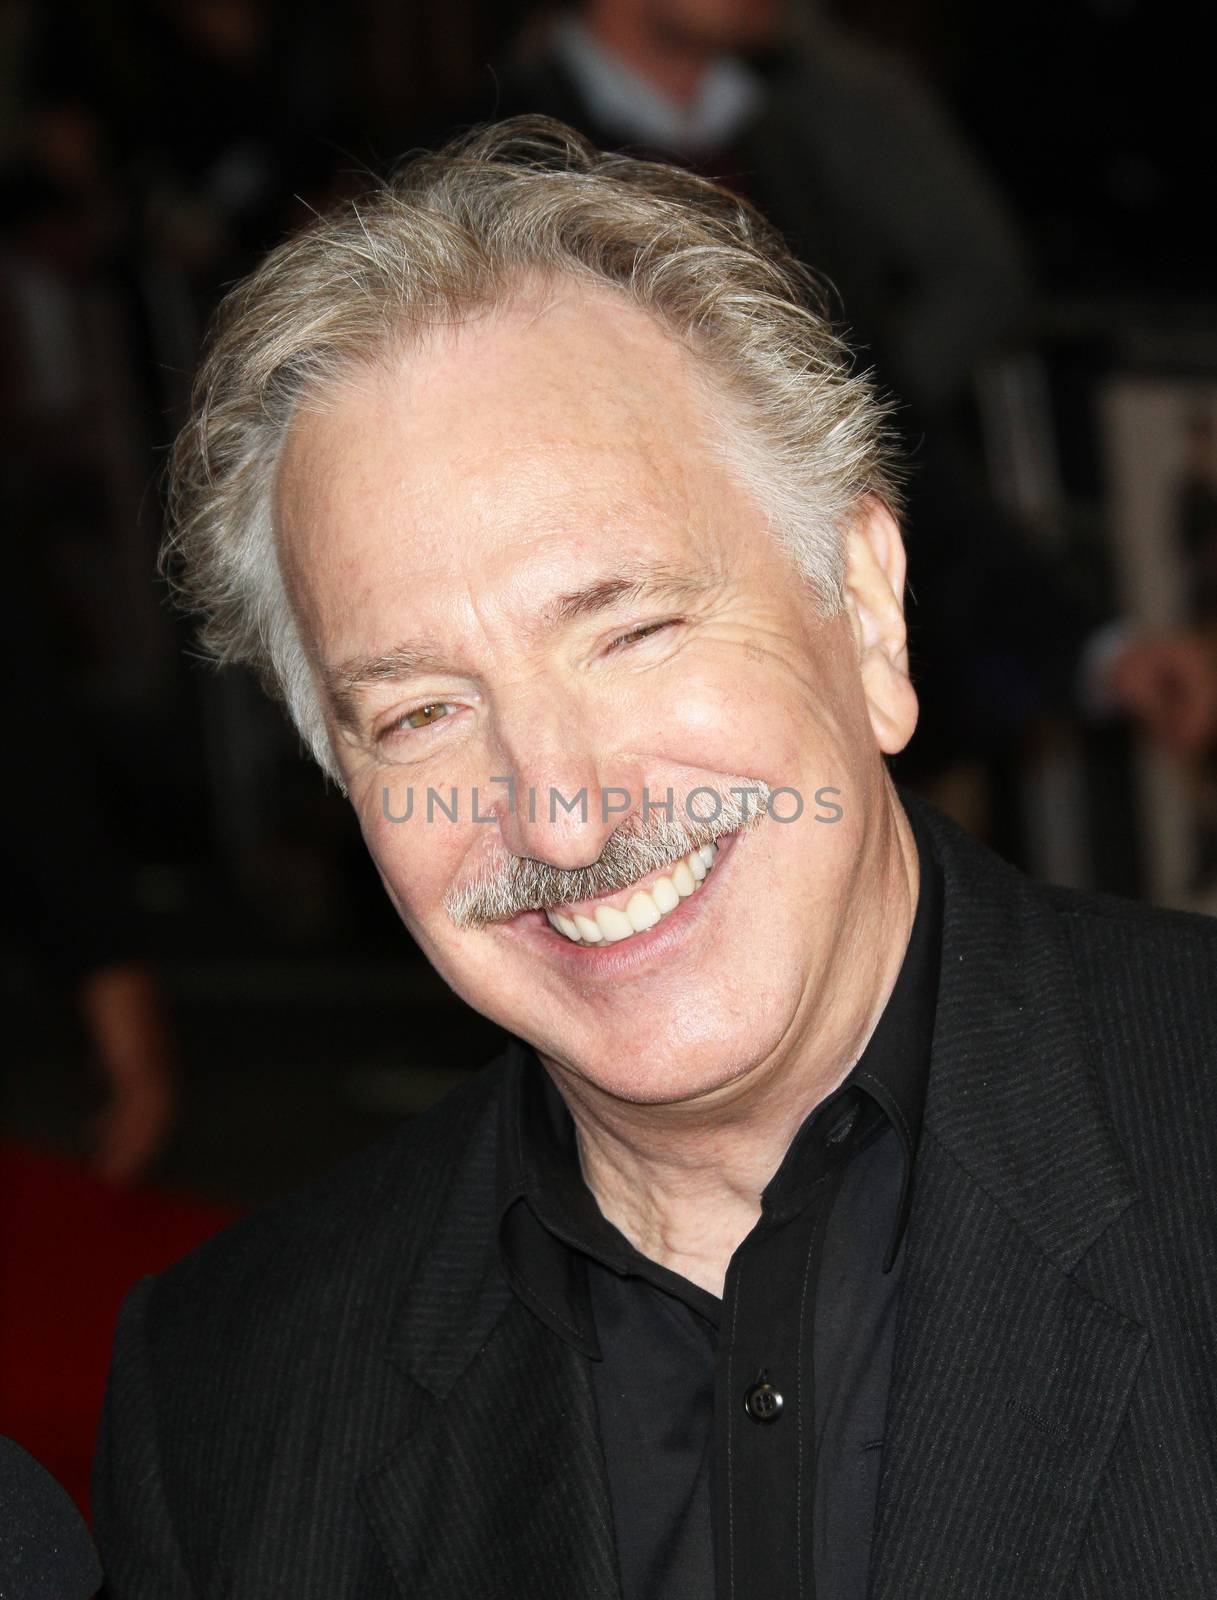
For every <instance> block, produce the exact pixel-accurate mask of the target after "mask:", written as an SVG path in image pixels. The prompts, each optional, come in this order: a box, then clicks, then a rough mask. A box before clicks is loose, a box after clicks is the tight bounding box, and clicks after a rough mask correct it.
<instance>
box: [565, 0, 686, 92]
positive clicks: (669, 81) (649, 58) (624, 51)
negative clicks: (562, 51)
mask: <svg viewBox="0 0 1217 1600" xmlns="http://www.w3.org/2000/svg"><path fill="white" fill-rule="evenodd" d="M582 20H583V24H584V26H585V27H586V28H587V30H588V32H589V33H590V34H591V35H592V36H593V38H595V39H596V40H597V42H598V43H599V44H601V45H603V46H604V48H605V49H606V50H610V51H612V53H613V54H614V55H615V56H618V57H619V58H620V59H621V60H622V61H623V62H625V64H626V65H627V66H628V67H632V68H633V70H634V71H635V72H637V73H639V74H640V75H641V76H642V77H644V78H646V79H648V81H649V82H651V83H653V84H654V85H655V87H656V88H657V89H660V90H662V92H663V93H664V94H666V95H667V96H668V98H669V99H670V100H674V101H675V102H676V103H677V104H678V105H680V106H688V105H690V104H691V103H692V101H693V99H694V98H695V96H696V94H697V91H698V89H699V88H700V87H701V81H702V79H703V78H704V76H705V74H706V71H707V70H708V68H709V67H710V65H711V63H712V62H713V60H714V55H715V52H714V50H713V49H712V48H711V47H710V46H709V45H708V44H705V43H700V42H699V41H698V40H696V39H690V38H688V37H686V36H683V35H680V34H678V33H677V32H676V31H675V30H671V31H668V30H665V29H661V28H658V27H656V26H654V24H653V23H652V21H651V19H650V18H649V16H648V14H647V13H646V12H645V11H644V10H643V8H642V7H641V6H638V5H634V6H628V5H627V6H623V5H620V4H616V3H614V0H591V3H590V4H588V5H587V6H586V7H585V8H584V10H583V12H582Z"/></svg>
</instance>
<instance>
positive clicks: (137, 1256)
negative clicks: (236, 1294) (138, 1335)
mask: <svg viewBox="0 0 1217 1600" xmlns="http://www.w3.org/2000/svg"><path fill="white" fill-rule="evenodd" d="M239 1215H240V1213H239V1212H238V1211H237V1210H235V1209H231V1208H228V1207H225V1206H218V1205H213V1204H211V1203H209V1202H206V1201H201V1200H192V1199H188V1198H186V1197H184V1196H179V1195H173V1194H165V1193H161V1192H159V1191H158V1190H156V1189H152V1188H135V1189H114V1188H111V1187H109V1186H108V1185H106V1184H103V1183H102V1182H100V1180H99V1179H97V1178H95V1177H94V1176H93V1175H92V1173H91V1172H90V1170H89V1169H88V1167H86V1166H85V1165H84V1164H83V1163H82V1162H80V1161H76V1160H73V1159H72V1158H71V1157H70V1156H66V1155H63V1154H61V1153H59V1152H55V1151H50V1150H35V1149H31V1148H30V1147H28V1146H26V1145H23V1144H17V1143H14V1142H12V1141H10V1140H3V1139H0V1434H7V1435H8V1436H9V1437H10V1438H12V1439H15V1440H16V1441H17V1443H18V1444H19V1445H21V1446H23V1447H24V1448H25V1449H26V1450H28V1451H29V1452H30V1453H31V1455H34V1456H36V1457H37V1458H38V1460H39V1461H41V1462H42V1463H43V1465H44V1466H45V1467H47V1468H48V1470H49V1471H51V1472H53V1473H54V1475H55V1476H56V1477H57V1478H58V1479H59V1481H60V1483H62V1484H63V1486H64V1488H65V1489H67V1491H68V1492H69V1494H71V1495H72V1496H73V1498H74V1499H75V1500H76V1502H77V1504H78V1505H79V1506H80V1508H81V1510H82V1511H83V1512H84V1513H85V1515H86V1516H87V1515H88V1510H89V1469H90V1464H91V1462H92V1457H93V1444H94V1439H95V1436H96V1432H97V1419H98V1416H99V1414H100V1412H101V1402H102V1395H103V1393H104V1391H105V1381H106V1370H107V1367H108V1365H109V1359H110V1343H111V1340H112V1339H113V1337H114V1324H115V1322H116V1320H117V1318H118V1308H119V1305H120V1303H121V1301H122V1298H123V1295H124V1294H125V1293H126V1291H127V1290H128V1289H129V1288H130V1287H131V1285H132V1284H133V1283H134V1282H135V1281H136V1279H137V1278H140V1277H142V1276H143V1275H144V1273H146V1272H158V1271H160V1269H161V1268H162V1267H166V1266H168V1265H169V1263H170V1262H171V1261H176V1260H177V1259H178V1257H179V1256H183V1255H185V1254H186V1252H187V1251H188V1250H191V1249H193V1248H194V1246H195V1245H196V1244H201V1243H202V1241H203V1240H204V1239H206V1238H208V1237H210V1235H211V1234H213V1233H216V1232H218V1231H219V1229H221V1228H223V1227H226V1226H227V1225H228V1223H230V1222H233V1221H235V1220H236V1218H237V1217H238V1216H239Z"/></svg>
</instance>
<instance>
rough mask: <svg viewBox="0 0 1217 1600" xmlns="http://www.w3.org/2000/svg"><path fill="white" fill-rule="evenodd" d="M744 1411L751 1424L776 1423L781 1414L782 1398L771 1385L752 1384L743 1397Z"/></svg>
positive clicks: (766, 1383)
mask: <svg viewBox="0 0 1217 1600" xmlns="http://www.w3.org/2000/svg"><path fill="white" fill-rule="evenodd" d="M744 1410H745V1411H746V1412H747V1413H748V1415H749V1416H750V1417H751V1418H752V1420H753V1422H776V1421H777V1420H778V1418H779V1417H780V1416H781V1414H782V1397H781V1395H780V1394H779V1393H778V1391H777V1390H776V1389H775V1388H774V1387H773V1385H772V1384H771V1383H768V1382H765V1383H754V1384H753V1385H752V1387H751V1389H749V1390H748V1392H747V1393H746V1394H745V1395H744Z"/></svg>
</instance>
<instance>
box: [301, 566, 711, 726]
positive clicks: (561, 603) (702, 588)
mask: <svg viewBox="0 0 1217 1600" xmlns="http://www.w3.org/2000/svg"><path fill="white" fill-rule="evenodd" d="M716 582H717V577H716V574H715V573H713V572H712V571H711V570H710V569H709V568H706V569H705V570H704V571H703V572H699V573H691V572H686V571H682V570H680V569H679V568H676V567H671V566H669V565H668V564H667V563H666V562H662V561H632V562H630V563H628V564H627V565H625V566H624V567H623V568H621V569H620V570H618V571H617V572H615V573H613V574H611V575H609V576H606V577H602V578H593V579H592V580H591V581H590V582H588V583H586V584H581V585H580V587H579V588H577V589H572V590H570V591H568V592H567V593H565V594H560V595H557V596H555V598H554V599H552V600H550V601H548V602H547V603H546V604H545V605H544V606H542V608H541V610H540V612H539V613H538V619H537V621H536V622H535V623H533V624H532V626H531V627H530V630H529V631H530V633H532V634H533V635H540V634H544V633H550V632H552V631H553V630H554V629H555V628H558V627H561V626H562V625H563V624H564V623H570V622H575V621H578V620H580V619H581V618H584V617H590V616H595V615H597V614H598V613H600V612H604V611H609V610H611V609H613V608H614V607H616V606H621V605H628V604H637V603H638V602H641V601H655V600H667V601H670V602H672V603H673V604H677V603H687V602H689V601H691V600H696V599H699V598H701V597H702V596H704V595H705V594H706V593H708V592H709V590H711V589H712V588H714V587H715V585H716ZM451 670H452V665H451V662H450V661H449V660H447V659H446V658H445V657H444V656H443V655H441V654H440V653H439V651H437V650H436V649H435V648H434V647H432V646H430V645H427V644H423V643H408V642H404V643H401V644H396V645H393V646H392V647H391V648H390V649H388V650H381V651H378V652H376V653H375V654H372V655H365V656H349V657H348V658H347V659H346V660H345V661H341V662H339V663H338V665H337V666H335V667H332V668H327V669H325V670H323V672H322V679H323V682H324V684H325V688H326V693H327V694H328V695H329V699H330V704H331V705H332V706H333V708H334V715H335V716H336V717H337V719H338V721H339V723H340V724H341V725H342V726H343V727H345V728H347V729H350V730H354V729H355V728H356V727H357V726H358V722H359V716H358V708H359V700H360V697H361V695H362V693H363V691H364V690H365V689H368V688H371V687H372V686H373V685H375V684H379V683H401V682H404V681H405V680H406V679H407V678H413V677H418V676H421V675H422V674H424V673H428V672H434V673H441V672H450V671H451Z"/></svg>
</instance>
